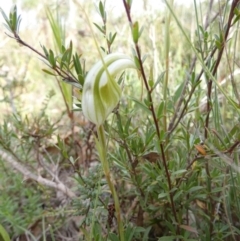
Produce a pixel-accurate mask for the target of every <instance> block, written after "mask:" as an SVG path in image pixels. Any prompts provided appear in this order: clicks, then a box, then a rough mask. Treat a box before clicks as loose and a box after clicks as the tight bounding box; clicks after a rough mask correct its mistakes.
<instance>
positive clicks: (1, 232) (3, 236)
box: [0, 224, 10, 241]
mask: <svg viewBox="0 0 240 241" xmlns="http://www.w3.org/2000/svg"><path fill="white" fill-rule="evenodd" d="M0 240H1V241H2V240H3V241H10V237H9V235H8V233H7V232H6V230H5V229H4V227H3V226H2V225H1V224H0Z"/></svg>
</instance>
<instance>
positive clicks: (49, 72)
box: [42, 69, 57, 76]
mask: <svg viewBox="0 0 240 241" xmlns="http://www.w3.org/2000/svg"><path fill="white" fill-rule="evenodd" d="M42 71H43V72H45V73H47V74H50V75H53V76H57V74H55V73H53V72H51V71H49V70H47V69H42Z"/></svg>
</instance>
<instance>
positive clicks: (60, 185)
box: [0, 149, 76, 199]
mask: <svg viewBox="0 0 240 241" xmlns="http://www.w3.org/2000/svg"><path fill="white" fill-rule="evenodd" d="M0 156H1V159H2V160H3V161H5V162H7V163H8V164H9V165H10V166H12V167H13V168H14V169H15V170H17V171H18V172H20V173H21V174H22V175H23V176H24V179H23V180H27V179H31V180H34V181H36V182H38V183H39V184H42V185H44V186H47V187H51V188H54V189H56V190H58V191H61V192H62V193H64V194H65V195H66V196H68V197H69V198H71V199H73V198H74V197H76V194H75V193H74V192H72V191H71V190H70V189H69V188H68V187H67V186H66V185H65V184H63V183H62V182H61V181H59V179H58V178H55V180H57V182H53V181H50V180H48V179H46V178H43V177H42V176H41V175H40V174H38V175H36V174H35V173H33V172H31V171H29V170H28V168H26V167H25V166H23V165H22V164H20V163H19V162H18V161H16V160H15V159H16V158H15V157H14V156H12V155H11V154H9V153H7V152H6V151H3V150H1V149H0Z"/></svg>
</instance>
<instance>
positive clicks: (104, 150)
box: [96, 125, 124, 241]
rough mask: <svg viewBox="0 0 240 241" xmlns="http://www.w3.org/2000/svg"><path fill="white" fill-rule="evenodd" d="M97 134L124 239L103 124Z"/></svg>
mask: <svg viewBox="0 0 240 241" xmlns="http://www.w3.org/2000/svg"><path fill="white" fill-rule="evenodd" d="M97 135H98V138H96V146H97V150H98V153H99V158H100V161H101V164H102V167H103V171H104V174H105V177H106V179H107V183H108V186H109V188H110V191H111V193H112V196H113V200H114V205H115V210H116V216H117V223H118V231H119V236H120V240H121V241H124V230H123V223H122V218H121V210H120V204H119V199H118V196H117V192H116V189H115V187H114V184H113V182H112V180H111V175H110V168H109V163H108V161H107V145H106V143H107V142H106V136H105V131H104V128H103V125H100V126H99V127H98V128H97Z"/></svg>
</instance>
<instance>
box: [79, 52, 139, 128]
mask: <svg viewBox="0 0 240 241" xmlns="http://www.w3.org/2000/svg"><path fill="white" fill-rule="evenodd" d="M126 68H136V65H135V63H134V60H133V59H132V58H130V57H129V56H127V55H125V54H120V53H112V54H109V55H107V56H106V57H104V58H103V61H102V60H100V61H99V62H97V63H96V64H95V65H94V66H93V67H92V68H91V69H90V71H89V72H88V74H87V76H86V79H85V82H84V85H83V93H82V110H83V114H84V116H85V117H86V118H87V119H88V120H90V121H91V122H93V123H94V124H96V125H97V126H100V125H102V124H103V122H104V121H105V120H106V118H107V117H108V115H109V114H110V113H111V112H112V111H113V109H114V108H115V107H116V106H117V104H118V102H119V100H120V97H121V92H122V91H121V88H120V86H119V85H118V83H117V82H116V80H115V76H116V75H117V74H118V73H119V72H120V71H123V70H125V69H126Z"/></svg>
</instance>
